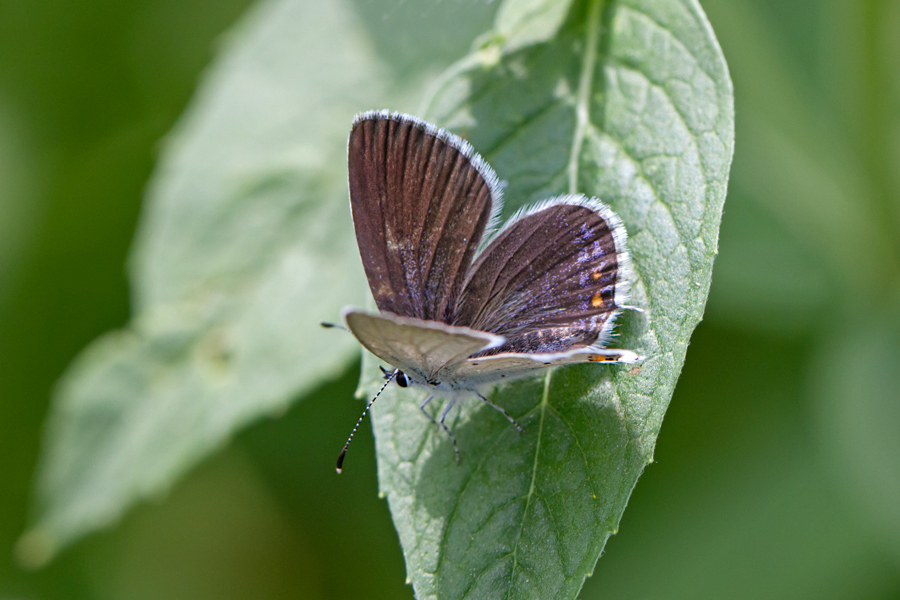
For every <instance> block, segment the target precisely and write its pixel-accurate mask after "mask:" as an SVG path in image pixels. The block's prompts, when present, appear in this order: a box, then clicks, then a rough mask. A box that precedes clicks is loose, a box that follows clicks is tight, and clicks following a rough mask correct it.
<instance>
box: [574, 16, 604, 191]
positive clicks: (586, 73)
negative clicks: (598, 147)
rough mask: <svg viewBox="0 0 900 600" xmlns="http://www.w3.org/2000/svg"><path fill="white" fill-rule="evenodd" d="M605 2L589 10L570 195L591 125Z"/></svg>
mask: <svg viewBox="0 0 900 600" xmlns="http://www.w3.org/2000/svg"><path fill="white" fill-rule="evenodd" d="M602 7H603V0H593V2H591V5H590V8H589V10H588V19H587V25H586V27H587V29H586V31H585V36H584V60H583V61H582V63H581V75H580V76H579V78H578V99H577V101H576V103H575V132H574V133H575V135H574V137H573V139H572V152H571V154H570V155H569V193H570V194H577V193H578V165H579V164H580V160H579V157H580V156H581V147H582V145H583V144H584V136H585V131H586V130H587V127H588V124H589V123H590V117H591V115H590V101H591V87H592V86H593V83H594V70H595V69H596V65H597V45H598V42H599V32H600V15H601V13H602V10H601V8H602Z"/></svg>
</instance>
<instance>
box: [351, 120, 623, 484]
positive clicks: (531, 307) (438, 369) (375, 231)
mask: <svg viewBox="0 0 900 600" xmlns="http://www.w3.org/2000/svg"><path fill="white" fill-rule="evenodd" d="M347 155H348V170H349V187H350V209H351V212H352V215H353V225H354V229H355V231H356V241H357V244H358V246H359V253H360V256H361V257H362V262H363V266H364V268H365V273H366V278H367V279H368V283H369V288H370V289H371V291H372V296H373V297H374V299H375V305H376V306H377V307H378V311H379V312H378V313H373V312H368V311H365V310H361V309H358V308H353V307H348V308H345V309H344V311H343V313H342V314H343V317H344V321H345V323H346V325H347V329H349V330H350V332H351V333H352V334H353V335H354V336H355V337H356V339H357V340H359V342H360V344H362V345H363V346H364V347H365V348H366V349H367V350H368V351H369V352H371V353H372V354H374V355H375V356H377V357H378V358H380V359H382V360H384V361H385V362H387V363H388V364H390V365H391V366H392V367H393V370H392V371H388V370H384V372H385V379H386V381H385V383H384V385H383V386H382V388H381V391H383V390H384V388H385V387H386V386H387V384H388V383H390V382H391V381H392V380H393V381H396V383H397V385H399V386H400V387H415V388H424V389H426V390H429V391H430V392H431V394H430V395H429V396H428V397H427V398H426V399H425V401H424V402H423V403H422V404H421V408H422V412H424V413H425V415H426V416H428V418H429V419H431V420H432V421H435V422H436V423H437V424H439V425H440V426H441V427H443V429H444V431H445V432H446V433H447V434H448V435H449V436H450V438H451V440H452V441H453V446H454V450H455V451H456V459H457V462H459V450H458V448H457V445H456V440H455V438H454V437H453V434H452V432H451V431H450V430H449V428H448V427H447V426H446V425H445V424H444V419H445V417H446V416H447V413H448V411H449V410H450V408H451V407H452V406H453V404H454V402H455V400H456V399H457V398H458V397H460V396H461V395H464V394H473V395H475V396H477V397H478V398H480V399H481V400H483V401H484V402H486V403H487V404H489V405H491V406H492V407H494V408H495V409H497V410H498V411H500V412H501V413H503V415H504V416H505V417H506V418H507V419H508V420H509V421H510V422H511V423H512V424H513V425H515V426H516V427H518V428H519V429H520V430H521V428H520V427H519V426H518V424H517V423H516V422H515V420H514V419H513V418H512V417H510V416H509V415H508V414H507V413H506V412H505V411H504V410H503V409H502V408H501V407H499V406H497V405H495V404H493V403H492V402H491V401H490V400H489V399H488V398H487V397H486V396H485V395H484V394H483V391H484V390H485V389H486V387H489V386H491V385H494V384H497V383H499V382H503V381H509V380H513V379H519V378H523V377H528V376H531V375H536V374H539V373H541V372H542V371H544V370H546V369H547V368H549V367H554V366H557V365H567V364H577V363H591V362H594V363H635V362H638V361H640V360H641V357H640V356H639V355H638V354H637V353H636V352H633V351H631V350H623V349H611V348H604V347H603V346H604V343H605V342H606V341H607V339H608V337H609V335H610V333H611V331H612V327H613V324H614V321H615V319H616V316H617V315H618V314H619V313H620V312H621V311H622V310H623V308H626V302H627V298H628V292H629V288H630V281H631V273H632V271H631V264H630V260H629V256H628V252H627V250H626V248H625V243H626V232H625V228H624V226H623V224H622V221H621V220H620V219H619V217H618V216H617V215H616V214H615V213H614V212H613V211H612V210H611V209H610V208H609V207H608V206H607V205H605V204H604V203H603V202H601V201H600V200H599V199H597V198H588V197H585V196H583V195H564V196H557V197H555V198H550V199H548V200H545V201H543V202H539V203H537V204H536V205H534V206H531V207H526V208H524V209H522V210H520V211H518V212H517V213H516V214H515V215H513V216H512V218H510V219H509V220H508V221H507V222H506V223H505V224H504V225H503V226H502V227H500V228H499V229H497V222H498V217H499V215H500V213H501V210H502V205H503V198H502V191H501V185H500V182H499V180H498V178H497V175H496V174H495V173H494V170H493V169H492V168H491V166H490V165H489V164H488V163H487V162H486V161H485V160H484V159H482V158H481V156H479V155H478V154H477V153H476V152H475V150H474V149H473V148H472V146H471V145H470V144H469V143H468V142H466V141H465V140H463V139H461V138H459V137H457V136H456V135H453V134H451V133H449V132H447V131H445V130H443V129H440V128H439V127H437V126H435V125H432V124H430V123H426V122H424V121H422V120H420V119H418V118H416V117H413V116H410V115H406V114H402V113H396V112H394V113H391V112H388V111H370V112H365V113H361V114H359V115H357V116H356V118H355V119H354V121H353V126H352V128H351V131H350V138H349V141H348V148H347ZM381 391H379V393H378V394H379V395H380V393H381ZM434 394H441V395H444V396H446V397H448V398H449V402H447V403H446V404H445V407H444V410H443V412H442V414H441V417H440V420H439V421H436V420H435V419H434V417H432V416H431V415H429V414H428V412H427V411H426V410H425V406H426V405H427V404H428V402H429V401H430V400H431V399H432V398H433V397H434ZM377 397H378V395H376V396H375V398H377ZM375 398H373V399H372V401H371V402H370V403H369V405H368V406H367V408H366V412H367V411H368V408H369V407H371V405H372V403H373V402H374V401H375ZM366 412H363V417H364V416H365V414H366ZM363 417H360V421H358V422H357V427H358V426H359V423H360V422H361V421H362V419H363ZM353 432H354V433H355V432H356V427H354V429H353ZM352 438H353V434H351V435H350V439H352ZM350 439H348V440H347V445H345V446H344V449H343V451H342V452H341V455H340V457H339V459H338V465H337V470H338V472H339V473H340V471H341V466H342V463H343V459H344V455H345V454H346V451H347V446H348V445H349V443H350Z"/></svg>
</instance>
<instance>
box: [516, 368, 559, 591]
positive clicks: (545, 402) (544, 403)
mask: <svg viewBox="0 0 900 600" xmlns="http://www.w3.org/2000/svg"><path fill="white" fill-rule="evenodd" d="M552 377H553V369H550V370H549V371H547V374H546V375H545V376H544V393H543V396H542V397H541V404H540V407H541V420H540V421H539V422H538V434H537V442H536V443H535V447H534V464H533V465H532V467H531V485H529V486H528V495H527V496H526V497H525V509H524V510H523V511H522V522H521V523H520V524H519V533H518V534H517V535H516V543H515V545H513V550H512V559H513V564H512V570H511V571H510V573H509V583H510V586H509V588H507V591H506V597H507V598H509V594H510V593H512V590H513V586H512V582H513V578H514V577H515V575H516V567H517V566H518V564H519V563H518V551H519V541H521V539H522V530H524V529H525V521H526V519H527V518H528V508H529V507H530V506H531V499H532V497H534V482H535V480H536V479H537V468H538V457H540V455H541V437H542V436H543V433H544V417H545V416H546V414H547V407H548V406H549V405H550V380H551V378H552Z"/></svg>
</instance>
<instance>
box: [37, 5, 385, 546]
mask: <svg viewBox="0 0 900 600" xmlns="http://www.w3.org/2000/svg"><path fill="white" fill-rule="evenodd" d="M233 36H234V38H233V39H240V40H241V43H240V44H231V45H229V47H228V48H227V49H226V51H225V58H223V60H222V62H221V66H220V67H219V68H218V69H217V71H216V72H215V73H214V74H212V75H211V76H209V77H208V80H207V82H206V84H205V86H204V89H203V90H202V91H201V92H200V94H199V96H200V97H199V99H198V101H197V102H196V104H195V106H194V107H193V108H192V110H191V111H189V114H188V115H187V116H186V118H185V119H184V120H183V121H182V123H181V124H180V125H179V127H178V130H177V131H176V133H175V134H174V135H173V137H172V139H170V140H169V143H168V149H167V152H166V154H165V156H164V157H163V159H162V160H161V163H160V165H159V166H158V168H157V172H156V174H155V177H154V179H153V181H152V182H151V185H150V191H149V194H148V198H147V203H146V207H145V210H144V214H143V218H142V221H141V226H140V230H139V232H138V240H137V243H136V245H135V248H134V250H133V255H132V260H131V279H132V285H133V303H134V314H135V316H134V318H133V320H132V323H131V325H130V327H129V329H128V330H127V331H122V332H117V333H112V334H109V335H107V336H105V337H103V338H101V339H100V340H98V341H97V342H95V343H94V344H93V345H92V346H91V347H90V348H88V350H86V351H85V352H84V353H83V354H82V355H81V356H80V357H79V358H78V360H77V361H76V362H75V364H74V365H73V366H72V368H71V369H70V370H69V372H68V373H67V374H66V376H65V378H64V380H63V382H62V384H61V386H60V389H59V393H58V397H57V400H56V402H55V405H54V413H53V415H52V416H51V419H50V424H49V428H48V432H47V447H46V455H45V460H44V463H43V468H42V472H41V478H40V481H39V495H40V511H39V513H38V520H37V524H36V527H35V528H34V529H33V530H32V531H30V532H29V533H28V534H26V536H25V537H24V538H23V539H22V541H21V542H20V545H19V552H20V555H21V556H22V558H23V560H24V561H25V562H26V563H31V564H41V563H42V562H44V561H46V560H47V559H49V558H50V557H51V556H52V555H53V553H55V552H56V551H57V550H58V549H59V548H61V547H63V546H65V545H66V544H68V543H70V542H71V541H72V540H74V539H76V538H78V537H80V536H82V535H84V534H85V533H86V532H88V531H91V530H92V529H95V528H97V527H100V526H103V525H106V524H108V523H110V522H111V521H113V520H114V519H116V518H117V517H118V516H119V515H120V513H121V512H122V511H123V510H124V509H125V508H126V507H127V506H129V505H130V504H132V503H133V502H135V501H136V500H138V499H141V498H144V497H147V496H150V495H155V494H159V493H161V492H163V491H165V490H166V489H167V488H168V487H169V486H171V484H172V483H173V482H174V481H175V480H176V479H177V478H178V477H179V476H180V475H181V474H183V473H184V472H185V470H187V469H188V468H189V467H191V466H193V465H194V464H196V463H197V462H198V461H199V460H200V459H201V458H203V457H204V456H206V455H207V454H209V453H210V452H211V451H213V450H215V449H216V448H219V447H221V446H222V445H223V444H225V443H226V442H227V441H228V439H229V437H230V436H231V435H232V434H233V433H234V432H235V431H236V430H237V429H240V428H241V427H243V426H245V425H246V424H247V423H248V422H250V421H252V420H254V419H257V418H259V417H260V416H262V415H270V414H277V413H279V412H282V411H284V410H285V409H286V408H287V406H288V403H289V402H290V401H291V400H292V399H293V398H296V397H298V396H300V395H302V394H304V393H306V392H309V391H311V390H313V389H314V388H315V387H316V386H318V385H320V384H321V383H322V382H323V381H327V380H329V379H331V378H334V377H336V376H338V375H339V374H340V373H342V372H343V371H344V370H345V369H346V368H347V366H348V365H349V364H350V363H351V361H352V360H353V359H354V349H355V344H354V343H353V342H352V341H351V340H350V339H349V337H347V336H340V335H338V336H335V335H334V334H333V333H331V332H328V331H325V330H323V329H321V328H320V327H319V322H320V321H322V320H333V319H334V317H335V315H336V313H337V307H339V306H340V305H341V304H342V303H346V302H348V301H353V300H354V299H356V300H357V301H358V300H359V299H360V298H362V297H363V294H364V290H365V281H364V277H363V274H362V271H361V269H360V268H359V259H358V253H357V251H356V248H355V242H354V236H353V230H352V225H351V223H350V217H349V211H348V210H347V203H346V189H347V184H346V166H345V163H346V158H345V154H346V150H345V145H346V141H345V138H346V130H347V123H349V122H350V120H351V119H352V117H353V114H354V113H355V112H357V111H358V110H359V109H360V108H361V107H364V106H367V105H369V104H370V103H372V102H376V103H379V104H380V103H382V102H384V101H385V100H384V98H386V97H390V98H391V99H393V102H397V103H402V100H401V99H400V98H399V95H398V94H397V92H395V91H391V94H392V95H390V96H388V95H387V94H388V92H387V90H386V89H385V88H386V87H387V85H386V82H385V80H384V70H383V69H381V68H380V67H379V64H378V63H377V61H376V60H375V57H373V56H372V55H371V53H370V52H369V48H368V47H367V46H366V44H364V43H362V39H363V35H362V33H361V32H360V31H359V29H358V25H357V24H356V22H355V20H354V17H353V14H352V13H350V12H349V11H348V9H347V7H346V6H343V5H342V4H333V3H325V4H321V5H320V4H318V3H295V2H279V3H272V4H268V5H264V6H262V7H261V8H260V9H259V10H258V11H256V13H255V14H253V15H251V16H250V17H249V18H247V20H246V21H245V23H244V25H243V27H242V30H239V31H235V32H234V34H233ZM336 42H337V43H336ZM298 56H300V57H302V56H316V57H318V58H317V60H316V61H315V62H313V61H307V60H298V59H297V57H298Z"/></svg>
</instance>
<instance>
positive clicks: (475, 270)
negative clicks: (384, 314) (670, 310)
mask: <svg viewBox="0 0 900 600" xmlns="http://www.w3.org/2000/svg"><path fill="white" fill-rule="evenodd" d="M624 242H625V230H624V227H623V226H622V224H621V221H620V220H619V219H618V217H617V216H616V215H615V213H613V212H612V211H611V210H610V209H609V208H608V207H607V206H606V205H604V204H602V203H601V202H600V201H599V200H596V199H587V198H585V197H583V196H563V197H560V198H555V199H552V200H549V201H547V202H545V203H542V204H540V205H538V206H537V207H535V208H533V209H531V210H529V211H528V212H525V213H523V214H521V215H520V216H517V217H514V218H513V219H512V220H511V221H510V223H509V224H508V225H506V226H505V227H504V228H503V229H502V230H501V231H500V232H499V233H498V234H497V235H496V236H495V237H494V239H493V240H491V242H490V244H488V246H487V247H486V248H485V249H484V251H483V252H482V253H481V254H480V255H479V256H478V257H477V258H476V260H475V263H474V264H473V266H472V269H471V271H470V273H469V276H468V277H467V280H466V284H465V287H464V289H463V293H462V297H461V301H460V305H459V307H458V309H457V312H456V315H455V317H454V320H453V323H454V324H456V325H464V326H467V327H471V328H473V329H477V330H479V331H489V332H491V333H495V334H497V335H502V336H504V337H506V338H507V342H506V344H504V345H503V346H501V347H498V348H495V349H492V350H490V351H488V352H489V353H491V354H499V353H510V352H511V353H538V354H546V353H551V354H552V353H560V352H566V351H568V350H570V349H572V348H583V347H589V346H595V347H599V346H600V345H601V344H602V343H603V341H604V340H605V338H606V336H607V335H608V333H609V331H610V329H611V327H612V324H613V321H614V319H615V317H616V315H617V314H618V313H619V312H620V311H621V307H622V305H623V302H624V301H625V298H626V295H627V292H628V278H627V274H628V272H629V270H630V266H629V262H628V256H627V253H626V252H625V247H624Z"/></svg>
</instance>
